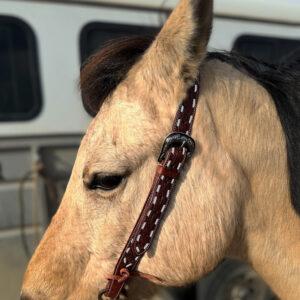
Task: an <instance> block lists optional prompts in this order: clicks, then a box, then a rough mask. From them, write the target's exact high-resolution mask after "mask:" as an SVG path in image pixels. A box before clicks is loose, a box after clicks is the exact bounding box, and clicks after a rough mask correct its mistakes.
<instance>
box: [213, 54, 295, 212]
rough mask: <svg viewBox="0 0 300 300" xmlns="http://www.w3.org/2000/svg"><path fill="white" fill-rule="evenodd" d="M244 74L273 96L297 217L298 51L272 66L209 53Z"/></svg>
mask: <svg viewBox="0 0 300 300" xmlns="http://www.w3.org/2000/svg"><path fill="white" fill-rule="evenodd" d="M208 59H219V60H221V61H223V62H226V63H228V64H230V65H232V66H234V67H235V68H237V69H238V70H240V71H242V72H244V73H246V74H247V75H249V76H250V77H252V78H253V79H255V80H256V81H257V82H258V83H259V84H261V85H262V86H263V87H264V88H265V89H266V90H267V91H268V92H269V93H270V95H271V96H272V99H273V101H274V103H275V106H276V109H277V113H278V116H279V118H280V121H281V124H282V127H283V131H284V134H285V137H286V148H287V156H288V165H289V171H290V187H291V196H292V202H293V205H294V207H295V209H296V211H297V212H298V213H299V214H300V184H299V182H300V49H298V50H297V51H295V52H294V53H293V54H292V55H290V56H288V57H286V58H285V60H283V61H282V62H281V63H279V64H277V65H275V64H274V65H271V64H267V63H264V62H261V61H259V60H256V59H254V58H249V57H243V56H241V55H239V54H237V53H210V54H209V55H208Z"/></svg>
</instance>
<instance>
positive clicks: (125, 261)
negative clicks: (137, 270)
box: [123, 257, 127, 265]
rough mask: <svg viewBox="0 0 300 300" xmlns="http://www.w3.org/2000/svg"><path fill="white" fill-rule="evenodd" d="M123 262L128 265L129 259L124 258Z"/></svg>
mask: <svg viewBox="0 0 300 300" xmlns="http://www.w3.org/2000/svg"><path fill="white" fill-rule="evenodd" d="M123 262H124V264H125V265H126V263H127V258H126V257H124V259H123Z"/></svg>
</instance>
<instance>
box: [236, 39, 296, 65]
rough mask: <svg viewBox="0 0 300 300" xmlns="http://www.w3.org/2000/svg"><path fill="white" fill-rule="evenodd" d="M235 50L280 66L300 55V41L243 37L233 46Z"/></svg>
mask: <svg viewBox="0 0 300 300" xmlns="http://www.w3.org/2000/svg"><path fill="white" fill-rule="evenodd" d="M233 50H234V51H236V52H238V53H240V54H242V55H244V56H251V57H254V58H256V59H259V60H262V61H265V62H267V63H272V64H278V63H280V62H282V61H284V60H285V59H286V58H288V57H291V56H293V55H299V51H300V40H293V39H282V38H272V37H263V36H252V35H243V36H241V37H239V38H238V39H237V40H236V41H235V43H234V46H233Z"/></svg>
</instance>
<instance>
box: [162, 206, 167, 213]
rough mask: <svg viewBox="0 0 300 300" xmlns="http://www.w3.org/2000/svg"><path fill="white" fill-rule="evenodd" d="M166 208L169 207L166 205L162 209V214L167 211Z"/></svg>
mask: <svg viewBox="0 0 300 300" xmlns="http://www.w3.org/2000/svg"><path fill="white" fill-rule="evenodd" d="M166 207H167V205H164V206H163V207H162V208H161V211H160V212H161V213H163V212H164V211H165V209H166Z"/></svg>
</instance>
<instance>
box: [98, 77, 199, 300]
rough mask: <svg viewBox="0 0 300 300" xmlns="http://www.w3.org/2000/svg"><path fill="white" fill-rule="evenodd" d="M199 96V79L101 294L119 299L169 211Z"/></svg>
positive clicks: (187, 155) (189, 143)
mask: <svg viewBox="0 0 300 300" xmlns="http://www.w3.org/2000/svg"><path fill="white" fill-rule="evenodd" d="M198 98H199V83H198V81H197V82H196V83H195V84H194V85H193V86H192V87H191V88H190V89H189V90H188V92H187V96H186V98H185V100H184V101H183V102H182V103H181V105H180V106H179V109H178V111H177V114H176V117H175V120H174V123H173V128H172V133H170V134H169V135H168V136H167V138H166V139H165V141H164V144H163V147H162V151H161V154H160V155H159V158H158V166H157V169H156V173H155V177H154V181H153V184H152V187H151V189H150V192H149V195H148V197H147V200H146V202H145V204H144V207H143V209H142V212H141V214H140V216H139V218H138V220H137V222H136V224H135V226H134V229H133V231H132V233H131V234H130V237H129V239H128V241H127V243H126V246H125V247H124V250H123V252H122V254H121V256H120V258H119V260H118V262H117V264H116V267H115V270H114V273H113V275H111V276H110V277H109V278H108V284H107V287H106V289H105V291H103V292H102V293H101V294H100V295H99V299H101V297H102V296H105V297H106V298H108V299H117V298H118V296H119V295H120V293H121V291H122V289H123V288H124V286H125V283H126V282H127V280H128V279H129V278H130V277H131V276H133V275H134V274H136V269H137V267H138V264H139V262H140V261H141V259H142V258H143V256H144V254H145V253H146V252H147V251H148V250H149V248H150V247H151V245H152V242H153V240H154V237H155V234H156V232H157V230H158V229H159V226H160V223H161V221H162V219H163V217H164V215H165V213H166V210H167V208H168V205H169V203H170V199H171V196H172V193H173V191H174V190H175V187H176V183H177V182H178V179H179V176H180V173H181V171H182V169H183V167H184V165H185V164H186V162H187V161H188V159H189V158H190V157H191V156H192V154H193V152H194V150H195V141H194V140H193V139H192V137H191V132H192V127H193V122H194V118H195V114H196V108H197V102H198Z"/></svg>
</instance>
